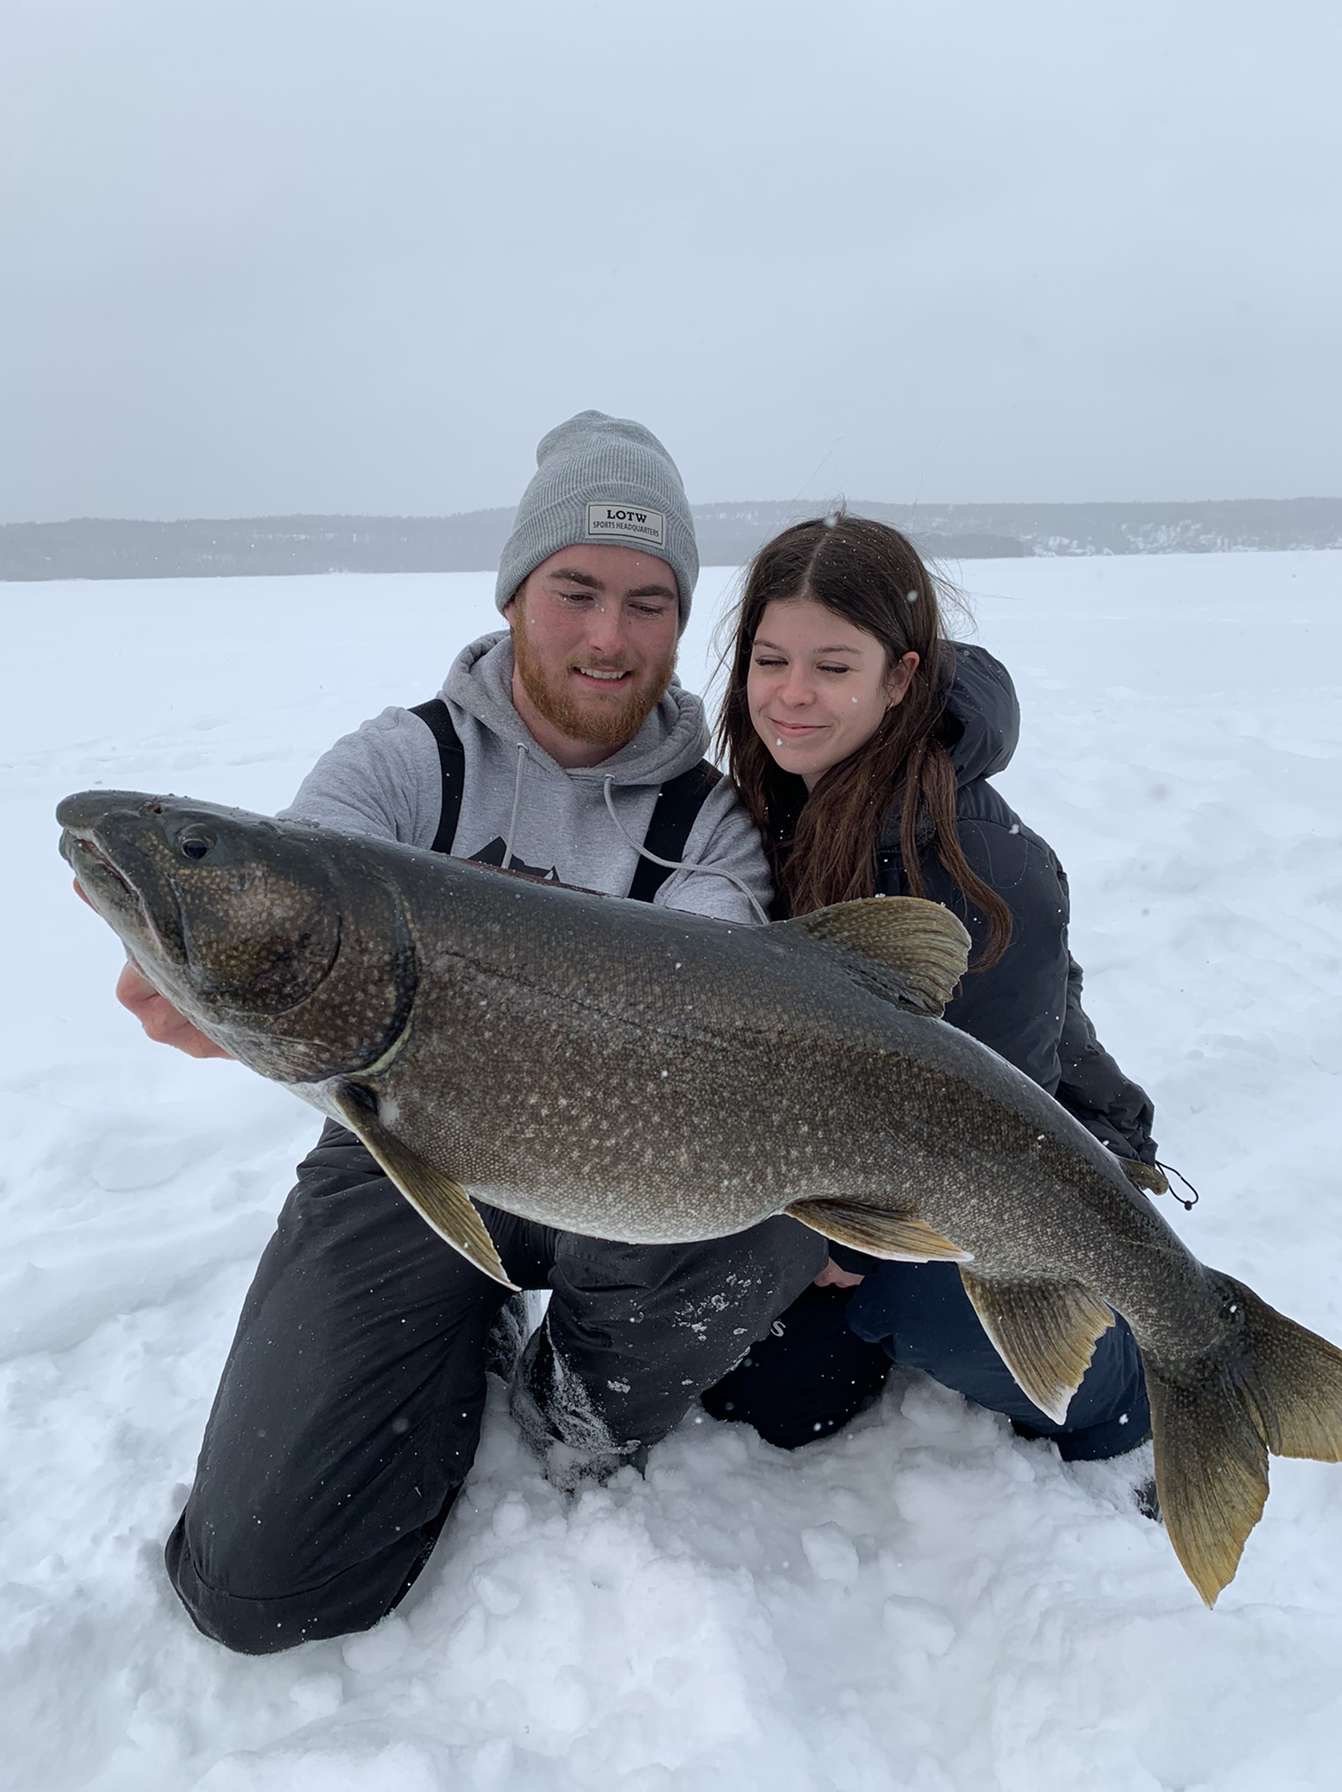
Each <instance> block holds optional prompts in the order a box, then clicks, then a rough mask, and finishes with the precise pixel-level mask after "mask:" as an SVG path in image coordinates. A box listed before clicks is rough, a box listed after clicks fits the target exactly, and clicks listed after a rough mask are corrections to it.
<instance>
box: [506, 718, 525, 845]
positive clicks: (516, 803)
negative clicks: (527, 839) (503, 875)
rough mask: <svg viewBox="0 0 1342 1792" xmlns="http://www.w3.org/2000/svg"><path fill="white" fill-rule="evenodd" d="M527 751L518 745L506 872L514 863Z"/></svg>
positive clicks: (507, 839) (522, 745)
mask: <svg viewBox="0 0 1342 1792" xmlns="http://www.w3.org/2000/svg"><path fill="white" fill-rule="evenodd" d="M526 758H527V750H526V747H525V745H524V744H523V743H522V742H521V741H519V742H518V743H517V771H516V772H515V773H514V775H513V812H512V814H511V815H510V816H509V817H508V833H507V836H506V837H505V839H504V842H503V869H504V870H505V871H506V870H507V869H508V867H509V866H510V865H511V864H512V862H513V840H514V838H515V836H516V834H517V811H518V808H519V807H520V805H521V802H522V767H523V766H524V765H525V764H526Z"/></svg>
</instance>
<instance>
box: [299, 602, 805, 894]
mask: <svg viewBox="0 0 1342 1792" xmlns="http://www.w3.org/2000/svg"><path fill="white" fill-rule="evenodd" d="M512 675H513V648H512V637H511V635H510V634H509V632H508V631H507V630H506V629H505V630H504V631H502V633H499V634H492V635H484V636H482V637H481V638H480V640H478V641H473V642H472V643H471V645H470V646H469V647H466V648H464V649H463V650H462V652H461V653H459V654H458V655H457V658H456V660H455V662H454V663H453V666H452V669H451V671H450V672H449V673H448V675H447V681H446V683H445V684H444V685H443V688H442V692H441V695H442V697H443V699H444V701H445V702H446V704H447V707H448V709H449V711H450V712H451V716H452V721H453V724H454V726H455V728H456V730H457V735H458V737H459V738H460V741H461V745H462V750H463V752H464V754H465V778H464V784H463V794H462V803H461V814H460V817H459V818H458V821H457V830H456V833H455V835H454V836H453V840H452V852H453V854H454V855H455V856H456V857H458V858H478V857H483V858H484V859H486V860H487V861H488V862H490V863H494V864H504V863H511V864H513V865H514V866H516V867H518V868H519V869H528V870H532V871H540V872H546V873H549V872H553V873H554V874H555V875H556V876H557V877H558V878H559V879H560V881H561V882H563V883H567V884H580V885H582V886H584V887H585V888H587V889H591V890H602V891H604V892H605V893H606V894H607V895H611V896H625V895H627V894H628V892H629V886H630V884H631V883H632V881H633V877H634V871H635V868H636V866H637V864H638V848H639V847H640V846H641V845H642V843H643V837H644V835H645V834H646V832H647V829H648V822H649V821H650V820H651V818H652V810H653V805H654V804H655V803H656V801H657V793H658V791H659V790H660V789H661V786H662V785H663V784H664V783H666V782H667V781H668V780H669V779H671V778H674V777H676V776H678V775H679V773H681V772H684V771H688V770H689V769H690V768H691V767H692V766H695V765H697V764H698V763H699V761H700V760H701V759H702V758H703V756H704V753H705V751H706V749H707V746H708V727H707V724H706V722H705V720H704V706H703V704H702V703H701V702H700V701H699V699H698V698H697V697H695V696H692V695H691V694H690V693H689V692H688V691H685V690H682V689H681V687H680V685H679V684H676V683H673V684H672V685H671V687H670V689H669V690H668V691H667V693H666V695H665V696H664V697H663V698H662V700H661V702H660V703H659V704H658V705H657V708H656V709H655V710H654V711H653V713H652V714H651V715H650V716H649V717H648V719H647V721H646V722H644V724H643V726H642V727H641V728H640V729H639V731H638V733H637V734H636V735H635V736H634V738H633V739H632V740H631V741H630V742H629V743H628V744H627V745H626V746H623V747H621V748H620V750H619V752H617V753H613V754H612V755H611V756H610V758H609V759H605V760H603V761H602V762H601V764H600V765H596V766H592V767H590V768H587V769H581V770H576V771H568V770H565V768H564V767H563V766H561V765H557V764H556V763H555V761H554V760H553V759H551V757H550V755H549V754H548V753H547V752H545V750H544V749H543V748H542V747H539V746H537V744H536V742H535V741H534V740H533V739H532V737H531V735H530V733H529V732H528V731H527V728H526V726H525V724H524V723H523V721H522V718H521V717H520V716H519V715H518V713H517V711H516V709H515V708H514V707H513V700H512ZM441 809H442V772H441V768H440V765H439V760H438V744H437V742H436V741H435V739H434V737H433V733H432V731H431V729H430V728H429V726H428V724H427V723H426V722H424V721H423V720H421V718H420V717H419V716H417V715H412V714H411V712H410V711H409V710H408V709H400V708H392V709H384V710H383V712H382V714H381V715H380V716H375V717H374V718H373V720H372V721H369V722H365V723H364V724H363V726H362V727H360V728H357V729H355V731H354V733H353V734H347V735H345V736H344V737H343V738H342V739H340V740H338V741H337V742H336V744H335V745H334V746H333V747H332V748H331V749H330V751H329V752H327V753H324V754H323V755H322V757H321V758H320V759H319V760H318V761H317V763H316V765H315V766H314V767H313V768H312V770H311V771H310V772H309V773H308V775H307V777H306V778H304V780H303V782H302V784H301V785H300V787H299V791H298V795H297V796H296V797H295V798H294V800H293V802H292V803H291V804H290V806H289V808H287V809H286V810H285V811H284V814H285V815H286V816H289V817H291V818H293V819H294V820H300V821H313V822H319V823H321V824H323V825H324V826H327V827H337V828H346V829H350V830H353V831H354V832H357V833H364V834H376V835H379V836H380V837H381V838H383V839H386V840H399V841H402V842H403V843H404V844H406V845H409V846H423V847H428V846H432V844H433V840H434V836H435V835H436V833H437V831H438V821H439V816H440V813H441ZM612 810H613V814H612ZM724 873H728V874H730V875H731V876H732V877H735V878H738V879H739V880H740V882H741V883H742V884H744V885H745V886H746V888H747V889H749V890H750V891H751V893H752V894H753V895H754V897H755V899H756V900H757V901H758V902H759V903H760V905H761V907H762V908H767V905H768V901H769V897H770V894H771V887H770V882H769V871H768V867H767V865H766V862H765V858H764V852H763V849H762V847H761V845H760V840H759V835H758V834H757V833H756V831H755V828H754V825H753V823H752V822H751V820H750V818H749V816H748V815H747V814H746V812H745V810H744V808H742V806H741V803H740V800H739V798H738V797H737V796H736V793H735V791H734V789H733V787H732V786H731V784H730V783H729V782H728V780H726V779H725V778H724V779H723V780H722V782H721V783H719V784H718V785H717V787H716V788H715V789H714V790H713V791H712V792H711V793H710V795H709V796H708V798H707V800H706V801H705V803H704V806H703V808H702V809H701V810H700V812H699V815H698V817H697V819H696V821H695V824H694V827H693V828H692V829H691V831H690V836H689V839H688V840H687V841H686V843H685V854H684V862H683V869H681V870H678V871H674V872H673V873H672V874H671V876H670V877H668V878H667V880H666V882H665V883H664V884H663V885H662V887H661V889H660V890H659V891H658V893H657V897H656V901H657V902H658V903H659V904H661V905H663V906H665V907H668V908H679V909H689V910H692V911H693V912H694V913H695V914H701V915H712V916H715V917H717V918H718V919H720V920H725V921H752V920H755V919H757V918H758V917H757V916H756V915H755V914H754V912H753V911H752V909H751V906H750V903H749V900H748V899H747V897H746V895H745V894H744V892H743V891H742V890H741V889H740V888H739V887H737V885H735V884H733V883H731V882H729V881H728V877H727V876H726V875H723V874H724Z"/></svg>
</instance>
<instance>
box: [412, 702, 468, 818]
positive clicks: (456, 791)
mask: <svg viewBox="0 0 1342 1792" xmlns="http://www.w3.org/2000/svg"><path fill="white" fill-rule="evenodd" d="M410 713H411V715H412V716H418V717H419V719H420V721H421V722H427V723H428V725H429V727H430V728H432V730H433V738H434V739H435V740H436V741H437V742H438V763H439V765H441V766H442V768H443V803H442V808H441V809H440V810H439V812H438V832H437V833H436V834H435V835H434V837H433V847H432V849H431V850H432V851H434V852H451V850H452V842H453V840H454V839H455V838H456V833H457V822H458V821H459V820H460V819H461V790H462V785H463V784H464V783H465V781H466V755H465V753H463V752H462V750H461V742H460V741H459V740H458V739H457V731H456V729H455V728H454V727H453V726H452V717H451V715H450V714H449V713H448V708H447V705H446V703H444V702H443V700H442V698H441V697H433V698H431V699H430V700H429V702H427V703H416V704H415V706H414V708H413V709H412V710H411V711H410Z"/></svg>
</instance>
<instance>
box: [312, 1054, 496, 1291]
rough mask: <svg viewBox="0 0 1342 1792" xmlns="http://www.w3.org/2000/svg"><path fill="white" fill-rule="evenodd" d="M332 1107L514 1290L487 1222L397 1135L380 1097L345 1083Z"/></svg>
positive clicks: (422, 1208) (425, 1214)
mask: <svg viewBox="0 0 1342 1792" xmlns="http://www.w3.org/2000/svg"><path fill="white" fill-rule="evenodd" d="M334 1105H335V1107H336V1108H337V1109H338V1111H339V1114H340V1118H341V1119H342V1120H343V1121H344V1123H345V1125H346V1126H348V1127H349V1129H350V1131H351V1132H352V1133H354V1134H355V1135H356V1136H357V1137H358V1138H359V1139H360V1140H361V1141H362V1142H363V1144H364V1145H365V1146H366V1147H367V1148H368V1150H369V1152H370V1153H371V1154H372V1156H373V1157H375V1158H376V1159H377V1161H378V1163H380V1164H381V1165H382V1168H383V1169H384V1170H385V1171H386V1172H387V1175H388V1176H389V1177H390V1178H391V1180H392V1181H393V1182H394V1183H395V1184H396V1186H397V1188H398V1189H399V1190H400V1191H401V1193H402V1194H403V1195H404V1196H405V1198H406V1200H407V1201H408V1202H409V1203H410V1205H411V1206H412V1207H413V1208H414V1210H415V1212H416V1213H417V1214H418V1215H419V1216H420V1218H421V1219H422V1220H424V1221H426V1222H427V1224H428V1225H430V1226H432V1227H433V1230H434V1231H435V1232H436V1233H437V1234H438V1236H439V1237H440V1238H443V1239H446V1240H447V1242H448V1244H450V1245H451V1246H452V1247H453V1248H454V1249H455V1250H458V1251H460V1252H461V1254H462V1256H463V1257H465V1258H466V1260H467V1261H468V1262H470V1263H473V1264H474V1265H475V1267H476V1268H477V1269H478V1270H479V1271H480V1272H481V1273H482V1274H483V1275H487V1276H492V1277H493V1279H494V1280H495V1281H496V1282H502V1284H503V1286H504V1287H505V1288H510V1289H512V1290H513V1291H514V1292H516V1291H517V1284H516V1282H514V1281H511V1280H510V1279H509V1276H508V1272H507V1270H506V1269H504V1267H503V1264H502V1263H501V1262H500V1261H499V1254H498V1252H497V1251H496V1250H495V1249H494V1241H493V1239H492V1238H491V1237H490V1236H489V1233H488V1232H487V1231H486V1229H485V1222H484V1221H483V1220H482V1219H481V1218H480V1215H479V1214H478V1213H477V1211H476V1208H475V1203H474V1202H473V1201H472V1200H471V1197H470V1196H469V1195H468V1194H467V1193H466V1191H465V1189H464V1188H462V1186H461V1184H460V1183H457V1182H453V1180H452V1178H451V1177H450V1176H448V1175H446V1174H445V1173H444V1172H443V1171H442V1170H435V1169H433V1168H432V1167H431V1166H430V1165H428V1164H426V1163H422V1162H421V1161H420V1159H419V1158H417V1157H416V1156H415V1155H414V1154H413V1152H410V1151H408V1150H407V1149H406V1148H405V1146H404V1145H403V1144H402V1143H401V1142H400V1140H399V1139H397V1138H395V1137H393V1135H392V1134H391V1133H389V1132H388V1131H387V1130H386V1128H385V1127H384V1126H383V1125H382V1122H381V1121H380V1120H379V1119H378V1116H377V1098H376V1097H375V1096H372V1095H370V1094H369V1092H368V1091H367V1090H364V1089H359V1088H356V1087H354V1086H352V1085H350V1084H345V1085H344V1086H343V1087H342V1088H340V1089H339V1090H337V1091H336V1093H335V1098H334Z"/></svg>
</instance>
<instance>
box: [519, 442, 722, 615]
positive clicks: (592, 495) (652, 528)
mask: <svg viewBox="0 0 1342 1792" xmlns="http://www.w3.org/2000/svg"><path fill="white" fill-rule="evenodd" d="M579 542H598V543H609V544H610V545H611V546H612V547H621V548H623V547H630V548H641V549H642V551H643V552H644V553H645V554H653V555H655V556H656V557H657V559H659V560H665V562H666V564H667V565H668V566H669V567H670V568H671V570H672V572H673V573H675V575H676V586H677V589H678V592H679V596H680V626H681V629H682V630H683V629H684V627H685V624H686V622H687V621H688V620H689V615H690V598H691V597H692V596H693V595H694V585H695V581H696V580H697V579H698V577H699V549H698V546H697V545H696V543H695V539H694V519H693V518H692V517H691V515H690V506H689V503H688V502H687V500H686V497H685V488H684V486H683V485H682V484H681V482H680V474H679V473H678V472H677V471H676V463H675V462H674V461H673V460H672V458H671V456H670V455H669V454H668V453H667V452H666V449H665V448H663V446H662V444H661V443H660V442H659V441H658V440H657V438H656V436H655V435H653V433H652V431H651V430H650V429H644V427H643V425H642V424H641V423H631V422H630V421H629V420H628V419H627V418H625V417H607V416H606V415H605V413H604V412H602V411H579V413H578V415H577V416H576V417H570V418H569V420H568V422H567V423H561V424H559V426H558V427H557V428H555V429H552V430H551V431H550V433H549V435H547V436H542V438H541V443H540V446H539V448H537V450H536V472H535V475H534V477H533V478H532V481H531V484H530V485H529V486H528V487H527V489H526V490H525V491H524V492H523V493H522V502H521V503H520V504H519V505H518V506H517V515H516V516H515V517H514V518H513V532H512V534H511V535H510V536H509V537H508V542H507V545H506V546H505V548H504V550H503V552H502V554H501V555H500V556H499V577H498V584H497V586H496V588H495V594H494V601H495V603H496V604H497V605H498V607H499V609H500V610H501V609H503V607H504V605H505V604H507V603H508V602H509V600H510V599H511V598H512V597H513V596H514V594H515V593H516V591H517V588H518V586H519V585H520V584H521V583H522V581H523V579H525V578H526V576H527V574H528V573H530V572H532V571H534V569H535V568H536V567H538V566H539V565H540V563H541V561H542V560H548V559H549V558H550V555H551V554H557V553H558V552H559V550H560V549H561V548H571V547H576V546H577V545H578V544H579Z"/></svg>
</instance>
